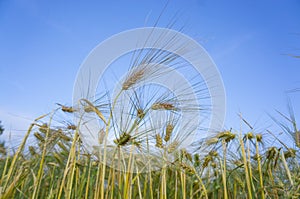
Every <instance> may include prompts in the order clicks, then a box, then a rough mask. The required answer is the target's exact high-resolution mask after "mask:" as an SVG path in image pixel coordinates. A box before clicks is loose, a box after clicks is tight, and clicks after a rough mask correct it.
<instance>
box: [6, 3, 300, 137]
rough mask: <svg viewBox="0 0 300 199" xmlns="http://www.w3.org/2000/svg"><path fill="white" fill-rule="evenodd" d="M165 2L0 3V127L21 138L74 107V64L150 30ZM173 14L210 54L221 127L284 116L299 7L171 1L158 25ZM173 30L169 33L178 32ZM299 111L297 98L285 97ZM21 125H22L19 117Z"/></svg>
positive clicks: (299, 40)
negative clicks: (131, 33)
mask: <svg viewBox="0 0 300 199" xmlns="http://www.w3.org/2000/svg"><path fill="white" fill-rule="evenodd" d="M165 3H166V1H161V0H154V1H140V0H128V1H121V0H118V1H59V0H54V1H38V0H35V1H33V0H10V1H5V0H1V1H0V91H1V96H0V120H2V123H3V125H4V126H5V128H6V130H7V131H6V132H7V133H8V131H9V130H11V131H12V132H13V131H14V130H25V128H26V125H27V124H28V123H29V122H30V120H32V119H34V118H36V117H38V116H40V115H42V114H43V113H46V112H49V111H51V110H52V109H53V108H54V107H56V106H55V103H56V102H59V103H63V104H71V103H72V91H73V83H74V80H75V77H76V74H77V70H78V69H79V66H80V64H81V63H82V62H83V60H84V58H85V57H86V56H87V55H88V53H89V52H90V51H91V50H92V49H93V48H94V47H95V46H96V45H97V44H99V43H100V42H101V41H103V40H104V39H106V38H108V37H109V36H111V35H113V34H116V33H119V32H121V31H124V30H127V29H132V28H138V27H143V26H144V24H145V20H146V18H147V16H148V18H149V20H148V22H147V25H153V24H154V22H155V21H156V19H157V17H158V15H159V14H160V12H161V10H162V9H163V7H164V5H165ZM176 12H179V14H178V15H177V16H178V17H177V23H176V24H177V25H176V26H177V27H181V26H182V25H184V26H185V29H184V33H185V34H187V35H189V36H191V37H192V38H194V39H195V40H197V41H198V42H199V43H201V44H202V45H203V47H204V48H205V49H206V50H207V51H208V53H209V54H210V55H211V57H212V58H213V60H214V61H215V63H216V65H217V67H218V68H219V70H220V73H221V75H222V78H223V81H224V85H225V89H226V93H227V119H226V127H228V128H229V127H232V126H233V127H235V128H238V126H239V119H238V117H237V113H238V112H242V113H243V115H244V117H245V118H246V119H247V120H248V121H249V122H250V123H252V124H254V123H256V122H257V121H258V122H257V124H256V126H255V127H257V128H259V129H260V128H265V127H268V125H269V124H272V122H271V119H270V118H269V117H268V116H266V113H270V114H274V109H278V110H281V111H283V112H286V104H287V94H286V93H285V91H287V90H290V89H295V88H300V59H295V58H292V57H290V56H287V55H285V54H295V55H300V1H298V0H281V1H280V0H278V1H273V0H255V1H253V0H251V1H250V0H245V1H238V0H236V1H231V0H229V1H215V0H188V1H184V0H170V2H169V5H168V7H167V9H166V11H165V13H164V14H163V15H162V17H161V19H160V23H159V26H162V27H165V26H166V25H167V24H168V22H169V21H170V20H171V19H172V17H173V16H174V15H175V13H176ZM176 26H175V27H176ZM289 96H290V97H291V99H292V102H293V105H294V108H295V111H296V112H297V111H298V113H297V114H298V118H299V116H300V115H299V110H300V97H299V96H300V92H298V93H294V94H290V95H289ZM23 118H27V119H23Z"/></svg>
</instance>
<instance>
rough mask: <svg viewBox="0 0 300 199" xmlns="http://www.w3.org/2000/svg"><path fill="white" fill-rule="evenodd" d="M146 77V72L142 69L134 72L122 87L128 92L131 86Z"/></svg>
mask: <svg viewBox="0 0 300 199" xmlns="http://www.w3.org/2000/svg"><path fill="white" fill-rule="evenodd" d="M144 75H145V70H144V69H140V70H136V71H134V72H133V73H132V74H131V75H130V76H129V77H128V78H126V80H125V82H124V83H123V85H122V89H123V90H128V89H129V88H130V87H131V86H133V85H134V84H135V83H137V82H138V81H139V80H141V79H142V78H143V77H144Z"/></svg>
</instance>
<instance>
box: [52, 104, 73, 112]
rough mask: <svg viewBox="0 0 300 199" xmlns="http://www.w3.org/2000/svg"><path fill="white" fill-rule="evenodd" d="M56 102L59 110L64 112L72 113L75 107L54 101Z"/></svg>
mask: <svg viewBox="0 0 300 199" xmlns="http://www.w3.org/2000/svg"><path fill="white" fill-rule="evenodd" d="M56 104H57V105H59V106H61V110H62V111H63V112H66V113H74V112H75V109H74V108H73V107H72V106H64V105H62V104H58V103H56Z"/></svg>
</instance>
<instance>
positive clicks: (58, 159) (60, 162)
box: [53, 153, 63, 164]
mask: <svg viewBox="0 0 300 199" xmlns="http://www.w3.org/2000/svg"><path fill="white" fill-rule="evenodd" d="M53 157H54V158H55V159H56V161H57V162H58V163H59V164H63V158H62V157H61V155H60V154H58V153H53Z"/></svg>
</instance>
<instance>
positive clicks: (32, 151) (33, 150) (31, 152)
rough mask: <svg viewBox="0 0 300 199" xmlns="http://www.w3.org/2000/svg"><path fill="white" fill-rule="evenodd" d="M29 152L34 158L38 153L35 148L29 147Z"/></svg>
mask: <svg viewBox="0 0 300 199" xmlns="http://www.w3.org/2000/svg"><path fill="white" fill-rule="evenodd" d="M29 152H30V154H31V155H32V156H34V155H36V151H35V149H34V147H33V146H29Z"/></svg>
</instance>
